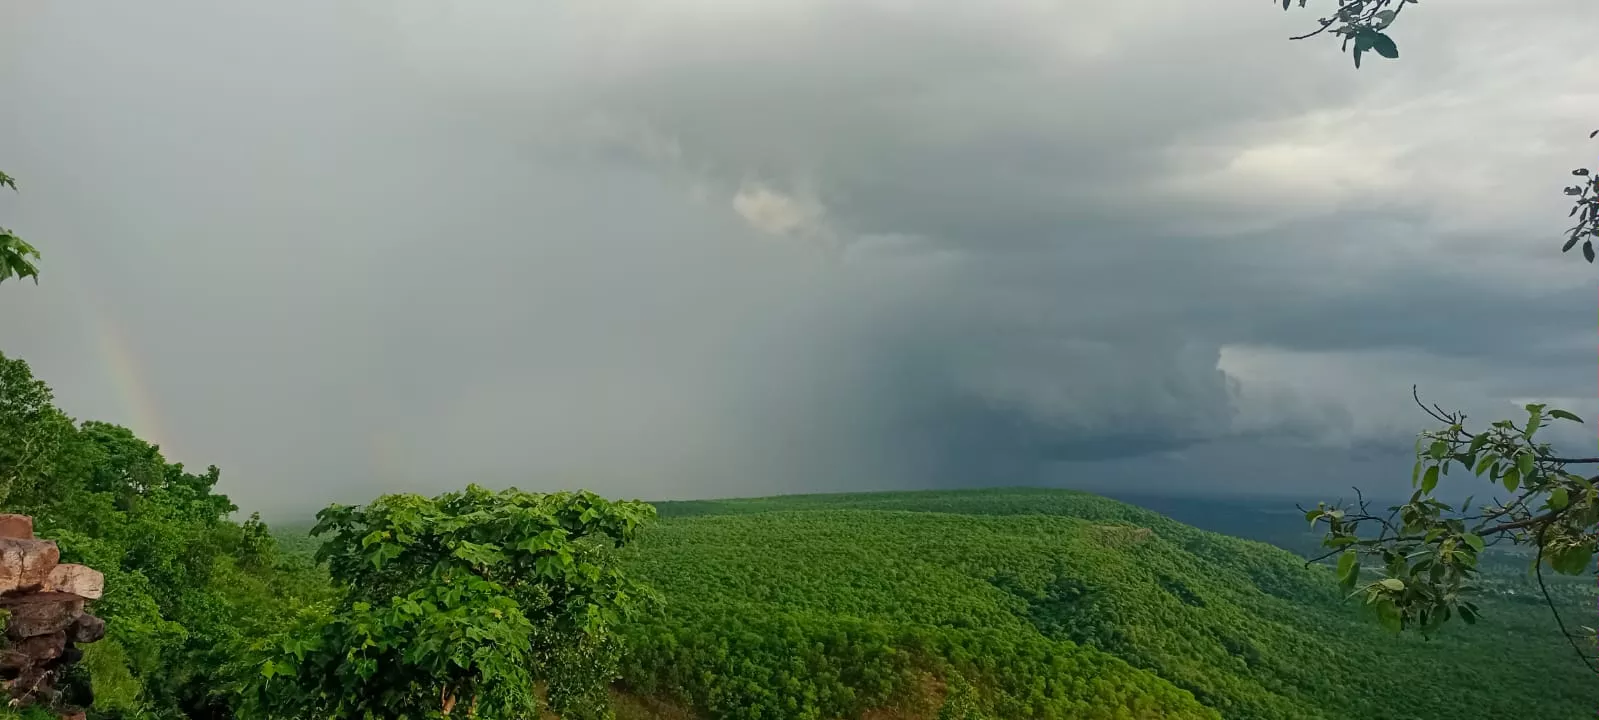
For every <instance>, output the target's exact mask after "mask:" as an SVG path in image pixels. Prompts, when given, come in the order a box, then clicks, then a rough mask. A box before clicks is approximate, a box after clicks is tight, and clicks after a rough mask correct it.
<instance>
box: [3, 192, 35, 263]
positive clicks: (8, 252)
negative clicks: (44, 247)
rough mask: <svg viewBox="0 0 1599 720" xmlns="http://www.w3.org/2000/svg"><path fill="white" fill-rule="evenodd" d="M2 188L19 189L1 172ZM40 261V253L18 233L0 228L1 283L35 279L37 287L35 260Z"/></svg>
mask: <svg viewBox="0 0 1599 720" xmlns="http://www.w3.org/2000/svg"><path fill="white" fill-rule="evenodd" d="M0 187H8V188H11V190H12V191H13V192H15V191H16V189H17V181H16V179H14V178H12V177H11V176H10V175H7V174H5V173H3V172H0ZM29 258H32V260H30V259H29ZM38 259H39V251H38V250H36V249H34V247H33V246H32V245H29V244H28V243H26V242H23V240H22V238H20V237H17V235H16V233H13V232H11V231H10V230H7V229H5V228H3V227H0V282H5V281H6V280H7V279H8V278H13V277H15V278H25V277H31V278H33V282H34V284H35V285H37V284H38V283H39V267H38V266H37V265H35V264H34V263H33V260H38Z"/></svg>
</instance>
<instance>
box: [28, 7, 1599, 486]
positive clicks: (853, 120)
mask: <svg viewBox="0 0 1599 720" xmlns="http://www.w3.org/2000/svg"><path fill="white" fill-rule="evenodd" d="M1552 5H1553V3H1551V6H1552ZM1567 10H1568V11H1569V9H1567ZM1427 12H1429V13H1433V14H1431V15H1427V16H1426V17H1422V16H1420V15H1418V16H1416V17H1417V20H1416V21H1415V23H1414V24H1413V25H1411V26H1409V27H1407V28H1405V32H1404V33H1403V37H1404V38H1405V39H1404V41H1403V42H1404V47H1405V52H1406V59H1405V60H1403V61H1400V62H1398V63H1384V64H1380V65H1377V66H1374V67H1370V68H1367V69H1366V70H1363V71H1361V72H1360V73H1359V74H1356V73H1354V72H1352V71H1351V70H1350V69H1349V68H1348V67H1347V65H1346V64H1347V62H1348V61H1347V58H1346V57H1344V56H1340V55H1338V53H1337V52H1336V48H1334V47H1329V46H1327V45H1326V44H1320V45H1310V44H1308V43H1289V42H1288V41H1286V40H1285V39H1283V38H1284V37H1285V36H1286V35H1288V34H1290V33H1291V32H1292V31H1294V30H1297V29H1301V28H1302V27H1303V26H1304V24H1305V23H1306V22H1309V21H1310V20H1311V17H1310V16H1309V15H1305V14H1287V15H1285V14H1282V13H1280V12H1273V11H1272V9H1271V8H1270V7H1264V8H1262V7H1251V6H1248V5H1247V4H1245V5H1240V6H1236V7H1233V6H1228V7H1210V6H1206V7H1204V8H1200V7H1198V6H1195V5H1193V4H1192V3H1179V2H1175V1H1172V2H1161V3H1156V4H1153V5H1151V4H1147V3H1145V4H1126V3H1123V4H1103V3H1102V4H1098V5H1086V4H1066V3H1049V2H1023V1H1019V0H1018V1H1017V2H997V3H981V4H959V3H951V4H942V5H926V4H925V3H919V4H910V3H894V2H868V3H858V2H851V3H845V2H822V3H812V2H807V3H788V2H773V3H761V4H758V5H740V6H736V7H735V6H728V5H727V4H725V3H703V2H696V1H694V0H676V1H674V2H670V3H650V4H645V5H638V4H622V3H614V2H604V1H591V2H583V3H498V2H480V3H452V4H449V5H447V6H446V5H438V4H435V3H424V2H393V3H390V2H384V3H376V2H344V3H311V2H298V3H297V2H286V3H274V4H271V5H270V6H259V7H253V8H240V7H231V6H222V5H217V4H215V3H197V2H191V3H178V2H168V3H162V4H159V5H155V6H148V5H141V6H139V7H137V8H134V7H129V6H124V5H118V4H102V5H99V6H88V5H81V6H77V5H75V6H62V5H47V6H39V5H23V6H17V7H7V8H4V9H0V47H3V48H4V50H3V51H0V52H4V53H6V55H5V56H4V57H3V58H0V59H3V60H4V62H3V63H0V97H3V98H4V99H5V104H6V110H5V112H3V113H0V163H3V165H0V167H3V168H4V169H5V170H6V171H7V172H9V173H11V174H14V175H16V176H18V177H19V178H20V179H21V180H22V182H23V186H24V189H25V191H26V192H25V193H24V194H22V195H20V196H19V197H16V198H3V199H0V203H4V204H3V205H0V213H4V215H3V217H4V218H5V223H6V224H7V226H8V227H9V226H14V227H16V228H17V229H19V230H21V231H25V236H27V237H30V238H32V239H35V240H37V241H38V244H39V245H40V246H41V247H42V248H43V249H44V250H45V252H46V264H45V276H44V278H43V279H42V283H41V285H40V286H39V287H38V288H34V287H32V286H31V285H13V284H11V283H7V284H6V286H5V287H3V288H0V302H4V303H5V307H6V311H5V313H4V314H0V341H3V343H4V345H3V347H4V349H5V350H6V352H8V353H17V354H21V355H23V356H24V357H27V358H28V359H29V360H31V361H33V363H34V364H35V366H36V367H37V368H38V370H39V372H40V374H41V375H42V376H43V377H44V378H45V379H47V380H48V381H49V382H51V383H52V384H53V385H54V386H55V387H56V388H57V390H58V393H59V395H60V397H61V400H62V402H63V404H64V405H66V407H67V408H68V409H69V411H71V412H73V413H74V414H77V415H79V416H83V417H103V418H106V419H110V420H114V421H120V422H126V423H130V424H133V425H134V426H135V428H136V429H138V430H139V431H141V432H145V433H148V434H151V435H153V436H156V437H157V439H159V440H160V441H161V442H162V443H163V444H164V446H165V447H166V448H167V449H168V450H169V452H171V453H172V454H173V455H174V457H175V458H176V459H181V460H184V461H186V462H189V463H207V462H216V463H217V464H219V465H222V466H223V468H224V471H225V475H224V477H225V478H226V479H225V481H224V482H225V483H226V485H227V490H228V491H229V492H230V493H232V494H233V495H234V496H235V497H236V499H237V500H238V501H239V502H240V504H241V505H244V506H246V507H260V508H263V509H269V510H274V509H275V510H286V509H300V508H306V507H310V506H314V505H317V504H320V503H322V502H325V501H328V500H334V499H337V500H346V501H360V500H364V499H366V498H368V497H370V496H371V495H372V494H374V493H376V492H381V491H385V490H411V489H415V490H423V491H437V490H440V489H444V488H449V487H456V486H459V485H461V484H463V483H465V482H469V481H480V482H486V483H490V484H496V485H504V484H511V483H516V484H519V485H522V486H523V487H528V488H551V487H560V486H570V485H574V484H582V485H586V486H589V487H593V488H595V489H597V490H600V491H603V492H608V493H616V494H625V495H637V496H645V497H692V496H707V495H735V494H761V493H771V492H779V491H786V492H794V491H806V490H841V489H864V488H890V487H910V486H953V485H971V484H982V483H1002V484H1008V483H1014V482H1035V481H1037V482H1073V483H1079V484H1083V483H1091V482H1095V481H1107V480H1106V479H1108V478H1120V479H1118V480H1115V482H1122V483H1144V484H1147V485H1148V486H1150V487H1167V486H1168V485H1169V483H1170V482H1171V479H1172V478H1174V477H1181V482H1182V483H1184V484H1190V485H1200V486H1212V487H1216V488H1231V489H1246V488H1247V489H1259V488H1260V487H1267V486H1275V487H1289V488H1310V487H1317V486H1321V485H1323V484H1326V483H1336V484H1337V485H1338V486H1339V487H1342V486H1343V485H1346V484H1348V483H1344V482H1342V480H1343V479H1345V478H1346V477H1348V476H1349V475H1351V474H1361V473H1366V472H1368V471H1374V470H1373V469H1374V468H1378V467H1379V466H1385V463H1387V462H1388V461H1389V460H1388V456H1389V455H1390V454H1392V453H1390V449H1391V448H1400V449H1401V450H1403V449H1405V448H1408V447H1409V444H1410V442H1411V440H1412V437H1411V436H1412V435H1413V433H1414V431H1415V429H1417V428H1418V427H1420V426H1422V425H1424V419H1423V418H1421V417H1419V416H1418V415H1417V411H1416V410H1415V408H1414V407H1411V406H1410V404H1409V403H1410V400H1409V397H1408V391H1409V387H1410V384H1411V383H1413V382H1419V383H1421V384H1422V385H1423V387H1424V388H1437V392H1438V393H1440V394H1441V395H1443V397H1439V399H1440V400H1444V401H1446V403H1447V404H1452V405H1453V404H1459V405H1463V406H1469V407H1471V408H1472V409H1473V411H1474V412H1475V411H1477V410H1478V409H1480V410H1482V411H1483V412H1487V413H1491V414H1505V413H1506V412H1510V411H1514V410H1515V408H1516V407H1517V406H1516V403H1517V402H1522V401H1524V400H1525V399H1526V398H1528V397H1551V398H1563V397H1574V398H1587V397H1590V396H1593V395H1594V392H1593V389H1592V387H1591V384H1592V372H1591V363H1592V361H1591V352H1589V351H1588V350H1587V348H1588V346H1589V345H1591V343H1587V340H1586V338H1587V337H1588V335H1591V332H1592V322H1591V319H1592V316H1591V312H1592V307H1593V306H1592V302H1593V300H1592V298H1591V297H1589V295H1590V293H1588V291H1587V290H1586V289H1585V288H1587V287H1589V285H1588V284H1587V278H1588V277H1589V275H1587V274H1585V273H1586V269H1585V268H1574V267H1572V266H1571V265H1570V263H1560V262H1559V260H1561V258H1558V257H1547V256H1549V255H1551V254H1553V251H1554V248H1553V246H1552V244H1551V243H1553V242H1555V241H1556V240H1555V231H1556V230H1557V228H1558V224H1559V216H1560V215H1561V214H1563V207H1561V205H1560V202H1559V201H1560V198H1559V197H1558V180H1559V176H1561V175H1563V174H1564V173H1565V172H1566V171H1567V170H1569V166H1570V163H1571V162H1572V161H1573V154H1572V153H1571V152H1568V149H1569V147H1575V140H1576V139H1578V138H1580V134H1579V133H1585V132H1586V130H1587V129H1589V128H1588V127H1586V125H1584V124H1583V123H1584V122H1586V121H1588V120H1589V119H1591V116H1592V115H1593V113H1594V111H1596V110H1599V104H1596V103H1599V99H1596V98H1595V97H1594V96H1592V95H1583V94H1580V86H1581V83H1580V82H1579V81H1580V79H1581V78H1583V77H1588V76H1591V72H1589V71H1590V70H1592V69H1593V68H1594V67H1595V65H1596V64H1599V55H1596V54H1595V53H1593V52H1592V51H1591V50H1587V49H1585V48H1588V47H1589V45H1587V44H1584V42H1583V40H1582V36H1581V34H1580V32H1579V31H1578V29H1576V28H1577V27H1578V25H1579V24H1578V23H1573V22H1572V21H1571V20H1570V18H1569V17H1566V15H1562V14H1561V13H1559V12H1554V11H1553V10H1551V11H1550V12H1544V11H1543V10H1541V9H1533V10H1529V9H1527V8H1518V9H1507V8H1505V7H1504V6H1502V5H1489V4H1464V5H1452V6H1451V7H1450V8H1445V9H1439V10H1428V11H1427ZM1567 15H1569V12H1567ZM1423 20H1424V21H1425V22H1422V21H1423ZM1486 27H1493V28H1497V29H1496V30H1495V31H1494V33H1493V37H1494V38H1497V40H1496V42H1495V43H1494V44H1492V45H1490V46H1487V47H1490V48H1491V49H1490V50H1483V49H1482V48H1483V47H1484V46H1483V45H1482V42H1483V40H1484V36H1483V32H1484V31H1483V28H1486ZM1522 36H1525V37H1522ZM1507 38H1522V39H1524V40H1529V42H1526V43H1523V44H1520V45H1515V44H1513V43H1511V42H1510V41H1509V40H1508V39H1507ZM1532 38H1537V39H1538V42H1536V43H1534V42H1530V39H1532ZM1584 53H1586V54H1584ZM1556 60H1558V62H1555V61H1556ZM1530 67H1541V68H1545V69H1544V70H1540V71H1539V72H1538V73H1536V74H1529V71H1528V70H1526V68H1530ZM1584 73H1588V74H1587V75H1585V74H1584ZM1574 88H1575V89H1574ZM1573 93H1578V94H1573ZM1585 113H1586V115H1585ZM1568 137H1569V138H1571V139H1572V140H1573V142H1572V143H1570V144H1569V147H1568V143H1566V138H1568ZM1546 186H1548V187H1546ZM1550 190H1553V192H1552V193H1551V192H1550ZM1579 314H1580V315H1581V316H1580V317H1579ZM108 328H111V329H113V330H115V331H116V332H115V333H112V332H111V331H110V330H108ZM1583 353H1589V354H1588V355H1584V354H1583ZM124 355H125V356H126V357H127V358H131V359H132V360H134V361H136V365H137V368H135V369H133V370H129V369H128V368H124V367H120V366H116V367H113V366H114V365H115V364H116V363H121V362H123V360H122V359H121V358H122V356H124ZM113 356H115V357H113ZM1584 363H1587V364H1586V365H1584ZM1578 370H1581V371H1582V373H1583V374H1581V375H1578V374H1577V371H1578ZM124 371H125V372H124ZM129 377H131V378H133V379H132V380H129V379H128V378H129ZM130 385H132V386H136V387H132V388H130ZM134 390H138V391H140V392H142V393H143V394H145V395H147V396H148V397H149V398H150V400H149V401H148V402H147V403H146V402H143V401H140V400H139V398H138V397H137V396H138V395H140V392H134ZM146 405H148V407H146ZM1574 409H1579V410H1582V409H1583V408H1574ZM1307 453H1313V454H1315V457H1317V458H1318V461H1317V463H1316V468H1317V469H1316V471H1315V472H1289V473H1276V472H1273V471H1272V468H1274V467H1281V465H1280V464H1281V463H1290V462H1291V461H1293V459H1294V458H1303V457H1307V455H1306V454H1307ZM1398 455H1400V456H1401V457H1400V458H1399V460H1400V461H1401V464H1400V465H1399V466H1397V471H1395V473H1394V475H1395V477H1403V473H1404V471H1405V470H1406V469H1408V462H1403V457H1402V455H1403V452H1399V453H1398ZM1274 463H1278V465H1274ZM1118 473H1119V475H1118Z"/></svg>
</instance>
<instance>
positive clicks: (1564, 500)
mask: <svg viewBox="0 0 1599 720" xmlns="http://www.w3.org/2000/svg"><path fill="white" fill-rule="evenodd" d="M1570 504H1571V494H1570V493H1568V492H1567V491H1566V489H1565V488H1563V487H1557V488H1555V489H1553V490H1550V491H1549V509H1550V510H1564V509H1566V506H1567V505H1570Z"/></svg>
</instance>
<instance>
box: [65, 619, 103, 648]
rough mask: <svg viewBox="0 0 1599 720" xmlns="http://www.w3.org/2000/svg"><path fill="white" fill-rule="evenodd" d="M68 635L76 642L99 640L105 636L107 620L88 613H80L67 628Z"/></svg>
mask: <svg viewBox="0 0 1599 720" xmlns="http://www.w3.org/2000/svg"><path fill="white" fill-rule="evenodd" d="M67 635H68V637H69V638H70V639H71V640H72V642H75V643H92V642H97V641H99V640H100V638H103V637H105V621H104V620H101V619H100V618H97V617H95V616H93V615H89V614H87V613H85V614H83V615H79V616H78V619H77V620H74V621H72V627H70V628H67Z"/></svg>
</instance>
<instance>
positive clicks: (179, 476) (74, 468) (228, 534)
mask: <svg viewBox="0 0 1599 720" xmlns="http://www.w3.org/2000/svg"><path fill="white" fill-rule="evenodd" d="M218 477H219V473H218V470H217V469H216V468H214V467H212V468H208V469H207V470H206V471H205V472H204V473H191V472H188V471H187V470H186V469H185V468H184V467H183V466H182V465H181V464H176V463H169V462H167V461H166V460H165V458H163V457H162V455H161V452H160V448H158V447H156V446H154V445H151V444H150V443H147V442H145V441H143V440H140V439H139V438H138V437H135V436H134V434H133V433H132V432H131V431H129V430H127V429H126V428H122V427H118V426H115V425H108V424H105V423H98V422H85V423H81V424H80V423H76V422H75V421H73V420H72V419H71V418H69V417H67V416H66V415H65V414H64V413H62V412H61V411H60V410H59V409H58V408H56V407H55V405H54V404H53V399H52V397H51V393H50V390H49V388H48V387H46V386H45V384H44V383H43V382H41V381H39V380H37V379H35V378H34V377H33V374H32V372H31V370H30V369H29V367H28V365H27V364H26V363H25V362H23V361H22V360H19V359H15V358H7V357H5V356H4V355H0V507H3V508H4V509H5V510H6V511H8V512H21V513H27V514H30V515H33V516H34V517H35V518H36V520H37V529H38V532H39V533H40V535H41V536H43V537H48V538H52V539H54V540H56V541H57V543H58V544H59V545H60V547H61V556H62V560H63V561H64V562H78V563H83V564H86V565H89V566H91V567H94V568H96V569H98V570H100V571H102V572H104V573H105V576H106V594H105V597H104V598H103V599H101V600H99V601H98V602H96V603H95V609H94V611H95V613H96V614H97V615H99V616H101V617H103V618H104V619H105V620H106V625H107V636H106V639H105V640H103V641H101V642H98V643H95V644H93V645H89V646H87V647H85V653H84V666H85V668H86V669H87V671H88V672H87V674H88V676H89V683H90V684H91V685H92V688H91V689H92V691H93V696H94V704H95V710H96V713H97V714H98V715H100V716H103V717H142V718H177V717H193V718H215V717H225V716H227V715H228V704H229V700H228V698H227V697H226V693H225V683H226V681H225V677H224V676H223V675H222V674H221V671H220V668H221V666H222V665H223V664H224V663H225V661H226V659H227V658H230V657H233V656H234V654H235V653H236V649H237V646H238V644H239V643H240V642H243V641H244V640H245V639H246V638H249V637H251V636H254V635H256V634H258V633H262V632H266V631H267V630H268V629H269V628H271V627H272V626H273V625H274V624H275V623H277V622H278V618H281V617H286V616H290V615H292V614H293V612H294V608H297V607H299V606H301V605H304V604H305V603H307V602H309V601H310V600H313V599H315V598H318V597H321V596H322V595H323V594H325V593H326V592H327V584H326V581H325V579H324V577H325V576H323V575H322V573H320V571H318V570H317V569H316V568H315V567H314V566H313V565H312V564H311V563H310V562H308V561H307V560H305V559H302V558H297V557H278V556H277V555H276V554H275V553H274V552H272V550H271V539H270V537H265V534H266V532H265V528H264V527H262V526H260V524H259V522H257V523H255V525H254V527H253V529H247V528H246V527H244V526H241V525H239V524H236V523H233V522H230V521H228V520H227V516H228V514H229V513H231V512H233V511H234V509H235V508H234V506H233V504H232V503H231V502H229V501H228V499H227V498H226V497H224V496H222V495H220V494H217V493H216V492H215V486H216V483H217V480H218Z"/></svg>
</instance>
